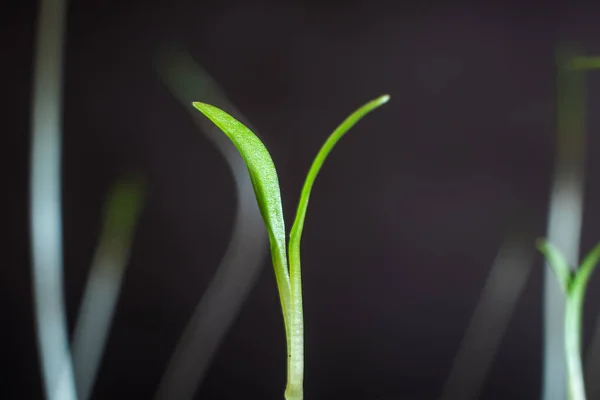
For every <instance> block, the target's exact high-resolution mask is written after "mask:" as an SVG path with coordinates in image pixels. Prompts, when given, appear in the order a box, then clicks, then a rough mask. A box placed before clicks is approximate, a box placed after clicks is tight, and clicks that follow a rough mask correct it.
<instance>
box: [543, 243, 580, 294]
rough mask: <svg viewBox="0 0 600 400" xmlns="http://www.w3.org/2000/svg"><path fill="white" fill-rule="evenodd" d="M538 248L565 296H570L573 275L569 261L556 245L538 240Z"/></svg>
mask: <svg viewBox="0 0 600 400" xmlns="http://www.w3.org/2000/svg"><path fill="white" fill-rule="evenodd" d="M537 248H538V250H539V251H540V252H541V253H542V254H543V255H544V256H545V257H546V260H547V261H548V263H549V264H550V268H552V271H554V275H556V278H557V279H558V284H559V285H560V287H561V289H562V290H563V292H564V293H565V295H566V294H568V293H569V287H570V285H571V276H572V275H571V269H570V268H569V263H568V262H567V260H565V258H564V257H563V255H562V253H561V252H560V251H559V250H558V249H557V248H556V247H554V245H552V244H551V243H549V242H548V241H546V240H544V239H538V241H537Z"/></svg>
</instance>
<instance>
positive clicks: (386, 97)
mask: <svg viewBox="0 0 600 400" xmlns="http://www.w3.org/2000/svg"><path fill="white" fill-rule="evenodd" d="M390 99H391V96H390V95H389V94H384V95H382V96H379V97H378V98H377V100H376V101H377V103H378V104H379V105H383V104H385V103H387V102H388V101H390Z"/></svg>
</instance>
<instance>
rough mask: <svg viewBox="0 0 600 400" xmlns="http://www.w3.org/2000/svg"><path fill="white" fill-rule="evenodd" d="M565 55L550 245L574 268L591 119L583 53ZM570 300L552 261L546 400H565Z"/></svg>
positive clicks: (547, 287)
mask: <svg viewBox="0 0 600 400" xmlns="http://www.w3.org/2000/svg"><path fill="white" fill-rule="evenodd" d="M561 50H562V51H563V52H562V53H559V56H558V65H557V74H558V76H557V83H558V96H557V97H558V109H557V111H558V133H557V134H558V135H557V145H556V152H557V154H556V165H555V172H554V179H553V182H552V189H551V193H550V208H549V215H548V232H547V240H548V242H550V243H552V244H553V245H554V246H555V247H557V248H559V249H560V250H561V251H562V254H563V255H564V257H565V259H566V260H567V261H568V262H569V264H570V265H572V266H575V265H578V263H579V243H580V235H581V220H582V215H583V197H584V154H585V128H584V125H585V117H584V100H585V85H584V82H583V81H584V72H582V71H577V70H573V69H571V68H570V67H569V62H570V60H572V59H573V57H575V56H576V55H577V54H575V53H573V52H567V51H565V50H568V49H561ZM564 317H565V299H564V293H563V292H562V290H561V288H560V286H559V284H558V282H557V280H556V277H555V276H554V274H553V272H552V270H551V268H550V266H549V265H548V263H547V262H546V265H545V267H544V286H543V364H542V367H543V369H542V400H564V399H565V398H566V393H567V390H566V388H567V386H566V385H567V382H566V376H567V369H566V360H565V350H564V346H565V345H564V343H565V335H564V329H563V326H564Z"/></svg>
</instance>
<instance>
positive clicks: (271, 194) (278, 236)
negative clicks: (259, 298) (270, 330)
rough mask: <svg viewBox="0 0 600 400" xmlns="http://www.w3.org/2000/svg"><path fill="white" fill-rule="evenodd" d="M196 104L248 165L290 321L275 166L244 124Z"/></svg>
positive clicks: (282, 230) (282, 301) (284, 251)
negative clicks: (227, 138)
mask: <svg viewBox="0 0 600 400" xmlns="http://www.w3.org/2000/svg"><path fill="white" fill-rule="evenodd" d="M192 105H193V106H194V107H195V108H196V109H198V110H199V111H200V112H201V113H202V114H204V115H205V116H206V117H207V118H208V119H210V120H211V121H212V122H213V123H214V124H215V125H217V126H218V127H219V128H220V129H221V130H222V131H223V132H224V133H225V134H226V135H227V137H229V139H230V140H231V141H232V142H233V144H234V145H235V147H236V148H237V149H238V151H239V152H240V154H241V156H242V158H243V159H244V162H245V163H246V167H247V168H248V173H249V175H250V181H251V182H252V187H253V188H254V194H255V195H256V201H257V203H258V208H259V209H260V213H261V215H262V217H263V220H264V222H265V225H266V227H267V232H268V233H269V240H270V242H271V257H272V258H273V267H274V268H275V279H276V280H277V287H278V289H279V295H280V299H281V306H282V309H283V315H284V319H285V320H286V321H287V318H288V314H289V306H290V301H289V298H290V281H289V272H288V267H287V257H286V249H285V223H284V220H283V206H282V203H281V190H280V188H279V179H278V177H277V170H276V169H275V164H273V160H272V158H271V155H270V154H269V151H268V150H267V148H266V147H265V145H264V144H263V142H261V140H260V139H259V138H258V137H257V136H256V135H255V134H254V133H253V132H252V131H251V130H250V129H248V128H247V127H246V126H245V125H244V124H242V123H241V122H239V121H238V120H236V119H235V118H233V117H232V116H231V115H229V114H227V113H226V112H225V111H222V110H220V109H218V108H217V107H214V106H211V105H209V104H206V103H200V102H194V103H192ZM286 329H287V322H286Z"/></svg>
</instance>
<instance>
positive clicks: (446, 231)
mask: <svg viewBox="0 0 600 400" xmlns="http://www.w3.org/2000/svg"><path fill="white" fill-rule="evenodd" d="M482 3H484V2H482ZM485 3H487V4H485V5H479V6H475V5H470V3H467V2H463V3H457V2H454V3H452V2H414V4H411V3H410V2H406V3H399V2H389V3H386V2H381V1H379V2H378V1H375V0H374V1H369V2H367V1H349V2H345V3H344V5H343V6H342V5H335V4H334V3H333V2H331V4H329V3H327V2H324V1H313V2H305V3H300V2H298V3H292V2H273V4H271V3H268V2H262V3H260V2H250V1H238V2H234V1H229V2H211V3H207V4H202V3H201V2H192V1H173V0H171V1H162V2H159V1H148V2H135V1H129V2H122V1H104V2H93V3H92V2H84V1H75V2H72V3H71V5H70V10H69V15H68V35H67V38H68V39H67V47H66V63H65V65H66V70H65V82H66V86H65V96H64V101H65V106H64V161H63V171H64V191H63V193H64V230H65V263H66V266H65V268H66V291H67V293H66V295H67V301H68V311H69V317H70V322H71V323H72V320H73V317H74V315H75V313H76V311H77V306H78V302H79V299H80V296H81V294H82V289H83V282H84V280H85V278H86V272H87V268H88V265H89V263H90V259H91V256H92V252H93V249H94V245H95V242H96V240H97V234H98V232H99V223H100V221H99V218H100V212H101V205H102V201H103V197H104V195H105V193H106V191H107V189H108V187H109V185H110V184H111V182H113V181H114V180H115V179H116V178H117V177H118V175H119V174H120V173H122V172H124V171H126V170H128V169H130V168H137V169H140V170H142V171H144V172H145V173H147V174H148V176H149V180H150V193H149V197H148V199H147V202H146V208H145V210H144V214H143V217H142V221H141V225H140V229H139V233H138V236H137V237H136V241H135V245H134V249H133V257H132V262H131V265H130V268H129V270H128V272H127V276H126V283H125V287H124V289H123V295H122V297H121V300H120V303H119V308H118V312H117V316H116V320H115V323H114V327H113V330H112V333H111V336H110V338H109V342H108V346H107V352H106V356H105V358H104V363H103V366H102V370H101V372H100V376H99V380H98V383H97V386H96V391H95V397H94V398H95V399H117V398H130V399H132V398H140V399H142V398H151V395H152V393H153V392H154V390H155V389H156V385H157V384H158V380H159V378H160V375H161V374H162V372H163V368H164V367H165V365H166V362H167V360H168V358H169V356H170V352H171V351H172V349H173V346H174V345H175V341H176V339H177V338H178V336H179V334H180V332H181V329H182V328H183V326H184V323H185V321H186V319H187V318H188V316H189V315H190V314H191V312H192V310H193V308H194V305H195V304H196V302H197V301H198V300H199V298H200V296H201V293H202V291H203V289H204V288H205V286H206V284H207V282H208V279H209V278H210V276H211V274H212V272H213V271H214V269H215V268H216V266H217V265H218V263H219V260H220V258H221V257H222V255H223V251H224V250H225V247H226V245H227V240H228V237H229V235H230V229H231V226H232V223H233V211H234V209H235V198H234V186H233V182H232V180H231V177H230V174H229V170H228V168H227V165H226V163H225V161H224V160H223V158H222V157H221V156H220V154H219V153H218V151H216V149H215V148H214V147H213V146H212V144H211V143H210V142H209V141H208V140H207V139H205V138H204V137H203V136H202V134H201V133H200V132H199V131H198V130H197V129H196V127H195V126H194V124H193V122H192V120H191V119H190V118H189V115H188V114H187V112H186V111H185V110H184V109H182V107H181V106H180V104H179V103H177V102H176V101H175V100H174V98H173V97H172V96H171V95H170V93H169V92H168V90H167V89H166V87H165V86H164V85H163V84H162V83H161V82H160V80H159V79H158V76H157V74H156V72H155V70H154V69H153V64H152V62H153V57H154V55H155V52H156V50H157V49H158V47H159V46H160V45H161V44H162V43H164V42H169V41H175V42H180V43H183V44H184V45H186V46H187V47H188V48H189V49H190V51H191V52H192V54H193V55H194V57H195V58H196V59H197V60H198V61H199V62H201V63H202V64H203V66H204V67H205V68H206V69H207V70H208V71H209V72H210V73H211V74H212V75H213V77H215V78H216V80H217V81H218V82H219V83H220V84H221V85H222V86H223V87H224V88H225V90H226V92H227V94H228V95H229V97H230V98H231V99H232V101H233V103H234V104H235V105H236V106H237V107H238V108H239V109H240V110H241V111H242V112H243V113H244V115H245V116H246V117H247V118H248V119H249V120H251V121H252V124H253V126H255V127H257V129H258V130H259V131H260V134H261V137H262V138H263V139H264V141H265V143H266V145H267V146H268V148H269V149H270V151H271V153H272V156H273V158H274V160H275V163H276V165H277V167H278V170H279V174H280V182H281V185H282V193H283V197H284V201H285V204H284V208H285V212H286V216H287V218H288V221H289V220H291V217H292V216H293V211H294V208H295V204H296V200H297V198H298V195H299V191H300V188H301V184H302V181H303V179H304V175H305V173H306V171H307V170H308V167H309V165H310V162H311V161H312V158H313V157H314V155H315V154H316V151H317V150H318V148H319V146H320V145H321V143H322V142H323V140H324V139H325V138H326V136H327V135H328V134H329V133H330V131H331V130H332V129H333V128H334V127H335V126H336V125H337V124H338V123H339V122H340V121H341V120H342V119H343V118H344V117H345V116H346V115H347V114H348V113H349V112H350V111H351V110H353V109H354V108H355V107H357V106H358V105H360V104H362V103H363V102H365V101H366V100H368V99H370V98H373V97H376V96H378V95H380V94H382V93H390V94H391V95H392V101H391V102H390V103H389V104H388V105H386V106H385V107H384V108H382V109H381V110H378V111H377V112H376V113H374V114H373V115H372V116H369V117H368V119H366V120H365V121H364V122H362V123H361V124H360V125H358V126H357V127H356V128H355V130H354V131H353V132H352V133H351V134H350V135H348V137H347V138H345V139H344V141H343V142H342V143H341V145H340V146H339V148H338V149H336V151H335V152H334V153H333V154H332V155H331V157H330V159H329V160H328V162H327V164H326V166H325V168H324V169H323V171H322V174H321V175H320V176H319V179H318V181H317V183H316V186H315V189H314V193H313V196H312V198H311V205H310V209H309V212H308V219H307V222H306V227H305V237H304V240H303V265H304V282H305V283H304V285H305V315H306V317H305V318H306V323H307V332H306V335H307V336H306V342H307V344H306V345H307V354H306V386H305V391H306V398H307V399H337V398H352V399H375V398H377V396H380V397H381V398H385V399H397V398H398V399H400V398H403V399H435V398H437V397H438V396H439V395H440V391H441V388H442V384H443V382H444V380H445V379H446V377H447V374H448V372H449V368H450V365H451V362H452V359H453V357H454V355H455V352H456V350H457V347H458V344H459V341H460V339H461V337H462V334H463V332H464V329H465V327H466V325H467V323H468V321H469V318H470V316H471V314H472V312H473V308H474V306H475V303H476V300H477V298H478V296H479V294H480V292H481V289H482V285H483V283H484V281H485V278H486V276H487V272H488V270H489V267H490V265H491V263H492V261H493V260H494V258H495V256H496V253H497V251H498V249H499V246H500V244H501V242H502V239H503V238H504V235H505V234H506V232H507V230H508V229H511V228H513V229H514V227H515V225H513V223H514V222H515V221H518V222H517V225H516V226H517V228H516V229H524V230H527V231H530V232H531V233H532V234H534V235H543V234H544V232H545V219H546V212H547V201H548V193H549V187H550V177H551V172H552V163H553V151H554V147H553V146H554V132H555V125H556V124H555V103H556V101H555V75H554V73H555V71H554V51H555V49H556V46H557V44H558V42H559V41H560V40H574V41H576V42H577V43H578V44H580V45H581V47H582V48H584V49H585V50H586V52H587V53H589V54H598V53H600V41H599V40H598V38H599V37H600V36H598V35H599V34H600V28H599V25H598V23H597V21H598V19H597V16H598V15H600V14H598V11H600V9H599V8H598V7H595V8H593V6H591V5H588V6H576V5H573V3H572V2H571V3H570V5H569V6H568V7H567V6H561V5H560V4H559V3H547V2H540V3H539V4H538V5H535V4H527V5H525V4H522V3H521V2H514V4H510V3H508V2H506V3H502V2H493V3H491V2H485ZM566 3H567V2H565V4H566ZM589 3H590V4H593V2H589ZM35 6H36V4H34V3H33V2H28V1H13V3H12V4H7V6H6V8H5V7H4V6H3V10H2V11H1V12H0V41H1V42H0V48H1V49H2V55H1V56H0V59H1V62H0V77H1V79H2V90H1V91H0V93H1V95H2V104H3V106H2V113H1V114H2V135H1V137H2V141H3V142H4V144H3V145H2V147H1V148H2V150H3V153H4V154H5V155H4V156H3V157H2V158H4V159H5V160H7V164H6V167H5V169H4V171H5V173H4V174H3V175H4V179H3V185H4V196H3V197H4V198H5V199H6V200H8V205H7V207H6V208H4V210H5V211H6V214H5V218H4V221H8V224H7V225H5V226H6V227H7V228H6V229H7V231H8V232H7V233H8V234H9V235H8V236H9V240H8V241H5V242H4V243H5V244H7V245H8V246H7V247H6V248H5V250H4V258H3V266H2V268H1V269H0V274H1V275H0V282H1V283H2V285H1V286H2V290H1V292H0V299H1V301H0V304H1V307H2V321H3V322H2V324H1V325H0V326H1V329H0V339H1V342H0V343H1V346H2V347H3V350H2V351H1V352H0V354H2V357H1V358H0V360H1V361H0V364H1V365H2V371H1V373H0V397H1V398H6V399H29V398H32V399H34V398H40V396H41V383H40V382H41V381H40V375H39V372H38V364H37V362H38V359H37V354H36V348H35V340H34V331H33V316H32V315H33V314H32V303H31V287H30V275H29V268H30V267H29V247H28V225H27V218H28V217H27V202H28V198H27V188H28V149H29V147H28V146H29V120H28V118H29V102H30V92H31V76H32V59H33V42H34V34H35V32H34V28H35V15H36V8H35ZM589 83H590V85H589V93H590V94H589V102H588V106H589V110H590V111H589V118H588V124H589V127H590V140H589V161H588V185H587V194H586V212H585V217H584V233H583V243H582V249H583V250H587V249H589V248H590V247H591V245H593V244H594V243H595V241H597V240H598V239H599V238H600V230H599V229H598V228H597V227H598V224H599V223H600V215H599V214H598V213H597V212H595V211H596V208H597V207H596V206H597V204H598V203H599V201H600V190H599V189H598V188H599V187H600V186H598V185H596V184H595V182H596V181H597V180H598V179H599V178H600V176H599V175H598V172H597V171H598V170H599V169H598V167H599V164H598V161H597V156H598V155H599V152H598V149H600V143H598V139H597V136H596V135H595V134H594V132H595V129H596V128H597V127H598V123H599V122H600V121H599V118H598V116H597V115H598V114H597V113H595V112H594V110H595V109H597V107H599V106H600V101H599V98H598V93H600V86H599V84H600V77H599V76H598V74H591V75H590V79H589ZM198 100H201V99H198ZM7 217H8V218H7ZM5 240H6V239H5ZM532 245H533V244H532ZM541 267H542V263H541V257H537V258H536V269H535V272H534V274H533V275H532V277H531V279H530V281H529V283H528V286H527V288H526V293H525V295H524V296H523V298H522V299H521V301H520V302H519V305H518V308H517V311H516V313H515V315H514V316H513V319H512V320H511V325H510V326H509V329H508V331H507V336H506V337H505V340H504V341H503V344H502V347H501V349H500V354H499V355H498V357H497V358H496V359H495V362H494V365H493V368H492V370H491V373H490V375H489V379H488V382H487V384H486V386H485V389H484V393H483V395H482V398H483V399H534V398H536V397H538V396H539V386H540V363H541V358H540V357H541V352H540V350H541V343H540V338H541V330H540V323H541V313H540V310H541V304H540V299H541V291H540V288H541ZM590 291H591V294H590V295H589V297H588V303H587V305H588V306H587V315H588V318H587V319H586V328H587V330H586V332H590V331H591V328H592V326H593V323H594V322H595V317H596V315H597V313H598V311H599V308H598V306H597V301H598V299H599V298H600V288H598V280H597V279H594V280H593V282H592V285H591V290H590ZM278 307H279V303H278V301H277V294H276V286H275V280H274V278H273V273H272V269H271V267H270V265H269V262H268V260H265V269H264V271H263V273H262V275H261V276H260V279H259V282H258V284H257V286H256V287H255V289H254V290H253V291H252V293H251V295H250V298H249V300H248V302H247V304H246V305H245V306H244V308H243V311H242V314H241V315H240V317H239V319H238V320H237V322H236V324H235V325H234V327H233V328H232V330H231V332H230V334H229V335H228V336H227V338H226V339H225V342H224V344H223V346H222V347H221V349H220V351H219V353H218V356H217V359H216V360H215V362H214V363H213V365H212V368H211V370H210V372H209V375H208V376H207V380H206V382H205V385H204V386H203V387H202V388H201V390H200V392H199V393H198V398H209V399H230V398H231V399H233V398H240V396H244V398H262V399H276V398H281V395H282V390H283V386H284V382H285V368H284V365H285V353H284V349H285V345H284V333H283V326H282V321H281V317H280V312H279V308H278Z"/></svg>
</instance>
